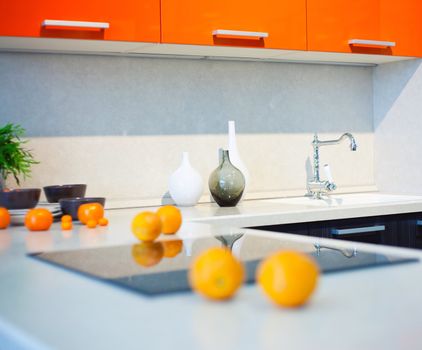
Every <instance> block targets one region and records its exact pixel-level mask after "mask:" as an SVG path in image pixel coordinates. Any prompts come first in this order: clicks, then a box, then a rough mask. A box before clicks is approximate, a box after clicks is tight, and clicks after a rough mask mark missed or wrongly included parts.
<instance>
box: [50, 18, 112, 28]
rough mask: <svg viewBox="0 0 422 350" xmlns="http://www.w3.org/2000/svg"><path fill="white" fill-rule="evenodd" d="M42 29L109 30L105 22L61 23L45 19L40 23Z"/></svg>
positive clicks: (108, 24) (108, 25)
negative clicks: (52, 27)
mask: <svg viewBox="0 0 422 350" xmlns="http://www.w3.org/2000/svg"><path fill="white" fill-rule="evenodd" d="M42 26H43V27H51V26H54V27H77V28H97V29H107V28H110V23H107V22H83V21H61V20H55V19H45V20H44V21H43V22H42Z"/></svg>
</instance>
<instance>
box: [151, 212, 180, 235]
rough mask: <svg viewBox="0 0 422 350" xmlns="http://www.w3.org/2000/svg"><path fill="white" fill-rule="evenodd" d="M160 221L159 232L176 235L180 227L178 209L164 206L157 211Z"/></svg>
mask: <svg viewBox="0 0 422 350" xmlns="http://www.w3.org/2000/svg"><path fill="white" fill-rule="evenodd" d="M157 214H158V216H159V217H160V219H161V231H162V232H163V233H164V234H165V235H172V234H173V233H176V232H177V231H178V230H179V228H180V226H181V225H182V214H181V212H180V210H179V209H178V208H176V207H175V206H173V205H165V206H163V207H160V208H159V209H158V210H157Z"/></svg>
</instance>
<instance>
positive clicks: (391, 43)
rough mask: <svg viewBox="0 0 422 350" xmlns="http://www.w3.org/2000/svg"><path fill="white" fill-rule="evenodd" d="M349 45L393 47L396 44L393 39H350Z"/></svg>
mask: <svg viewBox="0 0 422 350" xmlns="http://www.w3.org/2000/svg"><path fill="white" fill-rule="evenodd" d="M349 45H371V46H381V47H394V46H396V43H395V42H394V41H380V40H362V39H350V40H349Z"/></svg>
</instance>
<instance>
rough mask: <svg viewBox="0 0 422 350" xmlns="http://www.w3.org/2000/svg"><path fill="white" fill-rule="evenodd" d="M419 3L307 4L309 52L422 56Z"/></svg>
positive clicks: (354, 0) (324, 0) (314, 0)
mask: <svg viewBox="0 0 422 350" xmlns="http://www.w3.org/2000/svg"><path fill="white" fill-rule="evenodd" d="M421 14H422V2H421V1H420V0H401V1H397V0H348V1H345V0H308V1H307V24H308V31H307V37H308V50H310V51H324V52H330V51H331V52H352V53H367V54H384V55H398V56H415V55H416V56H420V55H422V50H421V48H422V23H421V19H420V16H421Z"/></svg>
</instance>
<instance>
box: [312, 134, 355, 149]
mask: <svg viewBox="0 0 422 350" xmlns="http://www.w3.org/2000/svg"><path fill="white" fill-rule="evenodd" d="M346 138H348V139H349V141H350V150H351V151H356V149H357V148H358V145H357V143H356V140H355V138H354V137H353V135H352V134H351V133H349V132H345V133H344V134H343V135H341V136H340V137H339V138H338V139H335V140H328V141H320V140H318V137H316V139H314V143H316V145H317V146H329V145H337V144H339V143H340V142H341V141H343V140H344V139H346Z"/></svg>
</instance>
